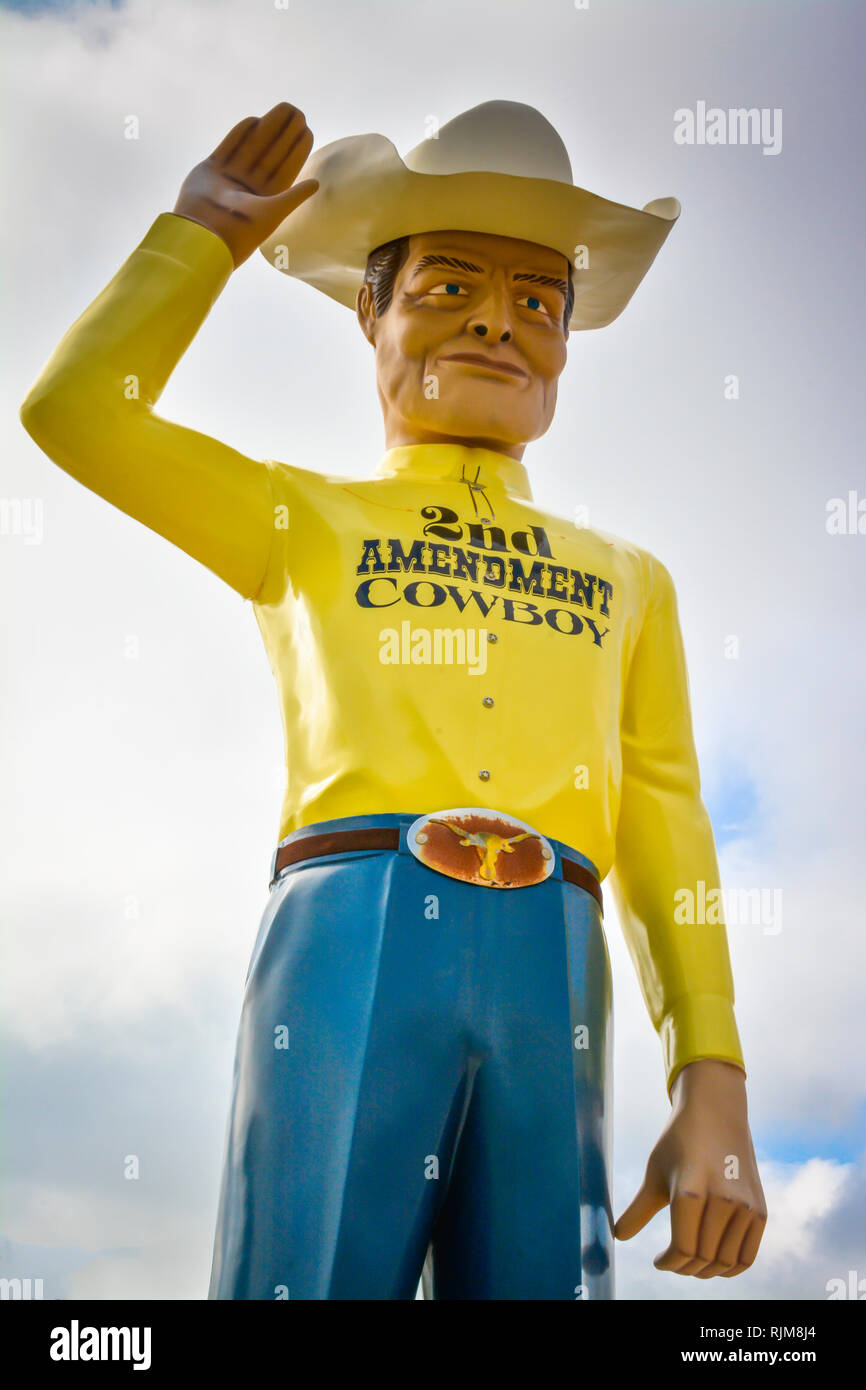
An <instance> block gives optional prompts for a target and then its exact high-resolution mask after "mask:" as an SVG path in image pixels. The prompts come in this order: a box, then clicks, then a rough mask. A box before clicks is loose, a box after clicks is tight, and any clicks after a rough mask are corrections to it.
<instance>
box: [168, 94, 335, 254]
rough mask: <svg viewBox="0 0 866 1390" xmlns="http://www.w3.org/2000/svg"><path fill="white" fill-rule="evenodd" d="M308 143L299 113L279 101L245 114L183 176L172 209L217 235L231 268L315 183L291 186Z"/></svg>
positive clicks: (309, 135)
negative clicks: (262, 110)
mask: <svg viewBox="0 0 866 1390" xmlns="http://www.w3.org/2000/svg"><path fill="white" fill-rule="evenodd" d="M312 145H313V135H312V132H311V131H310V130H308V129H307V122H306V118H305V117H304V113H303V112H302V111H299V110H298V109H297V107H295V106H290V105H289V103H288V102H287V101H281V102H279V103H278V104H277V105H276V106H272V107H271V109H270V111H268V112H266V114H265V115H264V116H245V117H244V119H243V120H242V121H238V124H237V125H236V126H234V128H233V129H232V130H230V131H229V133H228V135H227V136H226V137H225V139H224V140H222V141H221V143H220V144H219V145H217V147H216V149H215V150H214V152H213V154H212V155H209V156H208V158H207V159H205V160H203V161H202V163H201V164H197V165H196V166H195V168H194V169H193V170H191V172H190V173H189V174H187V176H186V178H185V179H184V181H183V184H182V186H181V190H180V193H179V194H178V199H177V202H176V203H175V205H174V208H173V211H174V212H175V213H176V214H177V215H178V216H180V217H189V218H190V219H191V220H192V221H193V222H200V223H201V224H202V226H203V227H208V228H209V229H210V230H211V231H212V232H216V234H217V236H220V237H222V239H223V241H224V242H225V243H226V245H227V246H228V248H229V250H230V251H231V253H232V259H233V260H234V263H235V268H237V267H238V266H239V265H242V264H243V262H244V261H245V260H246V259H247V258H248V257H249V256H251V255H252V254H253V252H254V251H255V250H256V248H257V247H259V246H261V244H262V242H263V241H264V240H265V238H266V237H268V236H270V234H271V232H272V231H273V230H274V228H275V227H278V226H279V224H280V223H281V222H282V220H283V218H284V217H286V216H287V215H288V214H289V213H290V212H292V211H294V209H295V208H296V207H297V206H298V205H299V204H300V203H302V202H304V200H305V199H306V198H309V197H310V196H311V194H313V193H315V191H316V189H317V188H318V186H319V184H318V180H317V179H305V180H304V181H303V183H299V184H297V185H295V186H293V185H294V182H295V179H296V178H297V177H298V174H299V172H300V170H301V169H302V168H303V166H304V163H305V161H306V159H307V156H308V155H309V153H310V150H311V148H312Z"/></svg>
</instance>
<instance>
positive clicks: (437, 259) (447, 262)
mask: <svg viewBox="0 0 866 1390" xmlns="http://www.w3.org/2000/svg"><path fill="white" fill-rule="evenodd" d="M431 265H444V266H450V267H451V268H452V269H453V270H468V271H470V272H471V273H474V274H476V275H483V274H484V269H483V267H482V266H480V265H474V264H473V263H472V261H461V260H458V259H457V257H456V256H439V255H433V254H430V255H426V256H422V257H421V259H420V260H419V261H418V264H417V265H416V266H415V268H414V270H413V271H412V277H413V278H414V277H415V276H416V275H417V274H418V272H419V271H421V270H425V269H426V268H427V266H431ZM511 278H512V279H513V280H521V281H523V282H524V283H531V284H535V285H549V286H550V288H551V289H554V290H560V291H561V292H562V293H563V294H567V293H568V284H567V282H566V281H565V280H562V279H560V278H559V277H558V276H556V275H538V274H536V273H535V272H534V271H528V270H516V271H515V272H514V274H513V276H512V277H511Z"/></svg>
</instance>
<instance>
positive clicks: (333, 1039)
mask: <svg viewBox="0 0 866 1390" xmlns="http://www.w3.org/2000/svg"><path fill="white" fill-rule="evenodd" d="M414 819H415V815H414V814H406V815H372V816H351V817H348V818H345V819H342V820H331V821H322V822H319V823H317V824H315V825H309V826H305V827H304V828H303V829H301V830H299V831H296V832H295V834H293V835H291V836H289V841H290V842H294V841H295V840H297V839H300V838H303V837H304V836H308V835H313V834H320V833H322V832H324V831H331V830H340V829H348V828H353V827H355V826H359V825H365V826H369V825H376V826H381V825H397V826H399V827H400V848H399V850H396V851H395V850H373V851H369V850H357V851H352V852H348V853H340V854H330V855H326V856H320V857H318V858H313V859H307V860H305V861H303V862H301V863H297V864H293V865H291V866H289V867H288V868H287V869H285V870H284V871H283V873H282V874H281V876H280V878H279V879H278V880H277V882H276V883H275V884H274V885H273V886H272V888H271V893H270V899H269V902H268V905H267V908H266V910H265V913H264V916H263V918H262V922H261V926H260V928H259V933H258V937H257V939H256V942H255V946H254V948H253V953H252V958H251V960H250V965H249V971H248V974H247V981H246V989H245V995H244V1003H243V1012H242V1016H241V1023H240V1030H239V1035H238V1042H237V1052H236V1058H235V1068H234V1083H233V1093H232V1101H231V1113H230V1119H229V1126H228V1136H227V1143H226V1153H225V1165H224V1170H223V1179H222V1188H221V1193H220V1202H219V1214H218V1219H217V1230H216V1240H215V1248H214V1259H213V1270H212V1275H211V1284H210V1292H209V1297H210V1298H213V1299H269V1300H272V1299H280V1298H290V1299H412V1298H414V1297H415V1295H416V1290H417V1287H418V1282H419V1278H420V1275H421V1270H422V1266H424V1263H425V1258H426V1257H427V1255H428V1250H429V1251H430V1252H431V1253H432V1267H433V1296H434V1298H437V1299H521V1300H523V1299H544V1300H548V1299H554V1300H559V1299H568V1300H572V1299H575V1298H590V1299H592V1298H612V1297H613V1235H612V1219H611V1206H610V1191H609V1186H610V1185H609V1173H610V1139H611V1136H610V1053H611V1048H610V1037H609V1034H610V1028H611V982H610V965H609V960H608V954H607V947H606V944H605V939H604V932H603V929H602V924H601V913H600V910H599V907H598V904H597V903H596V901H595V899H594V898H593V896H592V895H591V894H590V893H588V892H587V891H586V890H585V889H583V888H581V887H579V886H578V885H576V884H572V883H567V882H565V881H563V878H562V869H561V859H562V857H563V856H567V857H569V858H571V859H574V860H576V861H577V862H578V863H581V864H583V865H584V867H586V868H589V869H590V870H592V871H593V872H596V870H595V866H594V865H593V864H591V862H590V861H589V860H588V859H586V858H585V857H584V856H582V855H581V854H579V853H577V852H576V851H575V850H573V849H570V848H568V847H567V846H565V845H563V844H560V843H559V842H558V841H556V840H552V841H550V844H551V845H552V847H553V849H554V851H555V856H556V859H555V867H554V871H553V874H552V875H551V877H550V878H548V879H547V880H546V881H545V882H543V883H540V884H535V885H533V886H532V887H527V888H516V889H495V888H485V887H481V886H478V885H474V884H469V883H463V882H461V881H459V880H457V879H452V878H447V877H445V876H443V875H442V874H440V873H437V872H436V871H435V870H433V869H430V868H427V867H426V866H425V865H423V864H421V863H419V861H418V860H417V859H415V858H414V857H413V855H412V854H411V852H410V851H409V849H408V847H407V844H406V830H407V828H408V826H409V825H411V823H412V821H413V820H414ZM428 1268H429V1266H428Z"/></svg>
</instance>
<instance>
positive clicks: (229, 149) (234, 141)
mask: <svg viewBox="0 0 866 1390" xmlns="http://www.w3.org/2000/svg"><path fill="white" fill-rule="evenodd" d="M257 120H258V116H244V118H243V120H242V121H238V123H237V125H235V126H232V128H231V130H230V131H229V133H228V135H226V136H225V137H224V138H223V139H222V140H221V141H220V143H219V144H218V145H217V147H216V149H215V150H214V152H213V154H212V155H211V156H210V158H211V159H214V160H216V161H217V163H220V164H222V163H224V162H225V161H227V160H229V159H231V157H232V155H233V154H234V153H235V150H236V149H237V148H238V146H239V145H240V144H241V142H242V141H243V140H244V138H245V136H246V133H247V131H248V130H250V129H251V127H252V126H254V125H255V124H256V121H257Z"/></svg>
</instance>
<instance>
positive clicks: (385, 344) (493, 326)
mask: <svg viewBox="0 0 866 1390" xmlns="http://www.w3.org/2000/svg"><path fill="white" fill-rule="evenodd" d="M567 288H568V261H567V260H566V258H565V256H563V255H561V254H560V253H559V252H558V251H554V250H552V249H551V248H550V247H547V246H539V245H536V244H535V243H534V242H531V241H518V240H516V239H515V238H514V237H505V236H492V235H488V234H487V233H484V232H460V231H448V232H424V233H422V234H419V235H417V236H412V237H410V239H409V255H408V257H407V258H406V260H405V262H404V263H403V265H402V266H401V267H400V270H399V271H398V273H397V276H396V278H395V281H394V293H393V297H392V299H391V303H390V305H389V306H388V308H387V310H386V311H385V313H384V314H383V315H382V317H381V318H378V319H377V318H376V314H375V308H374V305H373V297H372V293H371V291H370V287H369V285H363V286H362V287H361V289H360V290H359V292H358V301H357V312H358V319H359V321H360V323H361V327H362V328H363V330H364V333H365V335H366V337H367V338H368V340H369V341H370V342H371V343H372V344H373V347H374V348H375V352H376V375H377V383H378V389H379V399H380V401H381V403H382V410H383V413H384V416H385V439H386V447H387V448H393V447H395V446H397V445H399V444H416V443H435V442H437V441H438V442H447V441H453V442H457V443H461V444H468V445H474V446H476V447H482V448H490V449H496V450H497V451H499V452H501V453H507V454H510V455H512V457H514V458H520V457H521V456H522V454H523V446H524V445H525V444H526V443H527V442H528V441H529V440H531V439H537V438H538V437H539V436H540V435H542V434H544V432H545V430H547V428H548V427H549V425H550V422H551V420H552V419H553V413H554V410H555V408H556V384H557V380H558V378H559V374H560V372H561V371H562V369H563V367H564V366H565V361H566V356H567V348H566V338H565V334H564V332H563V326H562V320H563V313H564V309H565V296H566V291H567Z"/></svg>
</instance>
